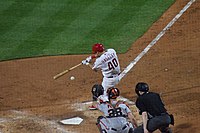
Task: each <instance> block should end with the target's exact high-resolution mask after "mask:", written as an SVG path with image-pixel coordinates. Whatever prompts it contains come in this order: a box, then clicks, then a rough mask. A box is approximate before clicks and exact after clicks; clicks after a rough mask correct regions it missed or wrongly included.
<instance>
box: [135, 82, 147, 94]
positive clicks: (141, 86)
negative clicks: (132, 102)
mask: <svg viewBox="0 0 200 133" xmlns="http://www.w3.org/2000/svg"><path fill="white" fill-rule="evenodd" d="M139 91H142V92H148V91H149V86H148V84H147V83H144V82H139V83H137V85H136V86H135V93H136V94H137V95H138V96H140V93H139Z"/></svg>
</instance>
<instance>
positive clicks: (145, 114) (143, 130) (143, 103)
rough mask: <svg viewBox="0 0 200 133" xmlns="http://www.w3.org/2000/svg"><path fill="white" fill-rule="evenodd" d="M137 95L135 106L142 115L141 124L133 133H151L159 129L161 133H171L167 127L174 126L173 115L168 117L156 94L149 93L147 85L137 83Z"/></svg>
mask: <svg viewBox="0 0 200 133" xmlns="http://www.w3.org/2000/svg"><path fill="white" fill-rule="evenodd" d="M135 92H136V94H137V95H138V98H137V100H136V106H137V108H138V109H139V113H140V115H142V121H143V124H142V125H141V126H139V127H138V128H136V129H135V130H134V133H152V132H154V131H155V130H157V129H159V130H160V131H161V132H162V133H172V130H171V129H170V128H169V125H170V124H172V125H174V118H173V115H169V114H168V113H167V110H166V109H165V107H164V104H163V102H162V100H161V98H160V95H159V94H158V93H154V92H149V86H148V84H147V83H144V82H139V83H137V85H136V87H135Z"/></svg>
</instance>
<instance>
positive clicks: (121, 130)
mask: <svg viewBox="0 0 200 133" xmlns="http://www.w3.org/2000/svg"><path fill="white" fill-rule="evenodd" d="M103 92H104V89H103V87H102V85H97V84H96V85H94V86H93V87H92V94H93V99H94V100H97V105H96V106H97V108H98V109H99V110H100V111H101V112H103V114H104V116H99V117H98V118H97V123H96V125H97V127H98V129H99V131H100V133H133V131H134V128H136V127H137V123H136V120H135V119H134V116H133V115H132V112H131V110H130V109H129V106H128V105H127V104H126V103H125V102H123V101H117V100H116V99H117V97H118V96H119V95H120V91H119V89H118V88H109V89H108V90H107V94H108V99H109V101H108V100H107V99H105V97H104V96H103V95H102V94H103ZM129 121H130V122H129Z"/></svg>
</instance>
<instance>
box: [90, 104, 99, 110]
mask: <svg viewBox="0 0 200 133" xmlns="http://www.w3.org/2000/svg"><path fill="white" fill-rule="evenodd" d="M89 110H97V107H96V106H95V105H91V106H89Z"/></svg>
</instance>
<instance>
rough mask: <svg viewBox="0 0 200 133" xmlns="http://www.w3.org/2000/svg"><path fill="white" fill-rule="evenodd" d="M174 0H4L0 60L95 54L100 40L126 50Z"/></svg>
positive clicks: (0, 3)
mask: <svg viewBox="0 0 200 133" xmlns="http://www.w3.org/2000/svg"><path fill="white" fill-rule="evenodd" d="M174 1H175V0H1V1H0V40H1V41H0V61H3V60H9V59H16V58H26V57H36V56H45V55H60V54H85V53H91V46H92V44H94V43H96V42H101V43H103V44H104V45H105V47H106V48H109V47H112V48H115V49H116V50H117V52H118V53H124V52H126V51H127V50H128V48H129V47H130V46H131V45H132V44H133V43H134V41H136V39H137V38H139V37H140V36H142V35H143V34H144V33H145V32H146V31H147V30H148V28H149V27H150V26H151V25H152V23H153V22H155V21H156V20H157V19H158V18H159V17H160V16H161V15H162V14H163V12H164V11H166V10H167V9H168V8H169V6H170V5H171V4H172V3H173V2H174Z"/></svg>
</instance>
